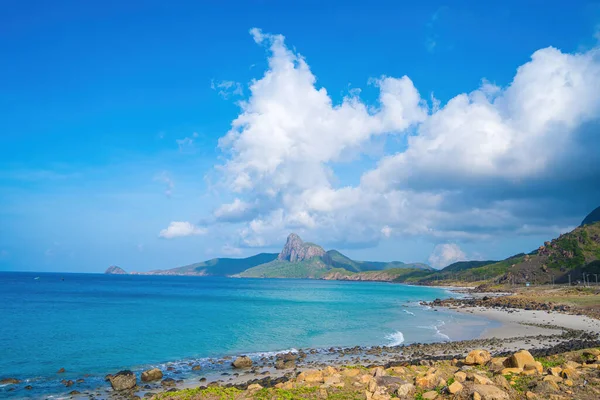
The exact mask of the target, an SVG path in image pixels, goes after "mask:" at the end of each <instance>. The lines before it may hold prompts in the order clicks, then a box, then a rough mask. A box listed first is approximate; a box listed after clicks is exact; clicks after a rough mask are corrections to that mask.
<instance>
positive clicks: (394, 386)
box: [374, 376, 408, 393]
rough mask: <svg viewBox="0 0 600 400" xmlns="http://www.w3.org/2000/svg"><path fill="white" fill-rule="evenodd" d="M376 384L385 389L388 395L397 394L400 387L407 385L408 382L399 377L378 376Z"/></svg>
mask: <svg viewBox="0 0 600 400" xmlns="http://www.w3.org/2000/svg"><path fill="white" fill-rule="evenodd" d="M374 380H375V383H377V386H378V387H380V388H385V391H386V392H388V393H395V392H397V391H398V389H399V388H400V386H402V385H405V384H407V383H408V382H407V381H406V380H404V379H402V378H398V377H397V376H378V377H375V379H374Z"/></svg>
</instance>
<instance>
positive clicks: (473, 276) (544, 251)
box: [395, 222, 600, 284]
mask: <svg viewBox="0 0 600 400" xmlns="http://www.w3.org/2000/svg"><path fill="white" fill-rule="evenodd" d="M595 271H600V222H595V223H591V224H586V225H584V226H580V227H577V228H575V229H574V230H573V231H571V232H569V233H565V234H563V235H560V236H559V237H558V238H556V239H553V240H551V241H548V242H546V243H544V245H543V246H540V247H539V248H538V249H537V250H536V251H534V252H531V253H529V254H524V253H521V254H517V255H514V256H512V257H509V258H507V259H505V260H502V261H497V262H494V261H468V262H459V263H455V264H452V265H449V266H448V267H446V268H444V269H442V270H440V271H422V272H416V273H411V274H404V275H399V276H398V278H396V279H395V281H396V282H404V283H414V284H435V283H439V284H443V282H447V283H450V282H452V283H457V282H458V283H460V282H464V283H469V282H482V281H486V282H489V283H501V284H513V283H514V284H524V283H525V282H531V283H534V284H543V283H552V282H556V283H564V282H568V280H569V275H570V276H571V281H573V282H574V281H576V280H577V279H582V276H583V273H589V274H593V273H598V272H595Z"/></svg>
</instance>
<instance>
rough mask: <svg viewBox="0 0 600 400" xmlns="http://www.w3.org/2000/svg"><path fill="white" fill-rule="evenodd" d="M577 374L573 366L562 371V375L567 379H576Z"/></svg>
mask: <svg viewBox="0 0 600 400" xmlns="http://www.w3.org/2000/svg"><path fill="white" fill-rule="evenodd" d="M577 375H578V374H577V371H575V370H574V369H573V368H565V369H563V370H562V371H561V372H560V376H561V377H562V378H565V379H575V378H576V377H577Z"/></svg>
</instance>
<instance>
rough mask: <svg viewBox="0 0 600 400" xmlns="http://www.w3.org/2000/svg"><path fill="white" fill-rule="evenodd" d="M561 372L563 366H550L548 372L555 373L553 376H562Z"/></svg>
mask: <svg viewBox="0 0 600 400" xmlns="http://www.w3.org/2000/svg"><path fill="white" fill-rule="evenodd" d="M561 372H562V368H561V367H550V368H548V374H550V375H553V376H560V373H561Z"/></svg>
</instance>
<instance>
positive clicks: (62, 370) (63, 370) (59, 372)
mask: <svg viewBox="0 0 600 400" xmlns="http://www.w3.org/2000/svg"><path fill="white" fill-rule="evenodd" d="M65 372H67V370H66V369H64V368H61V369H59V370H58V371H56V373H57V374H64V373H65Z"/></svg>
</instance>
